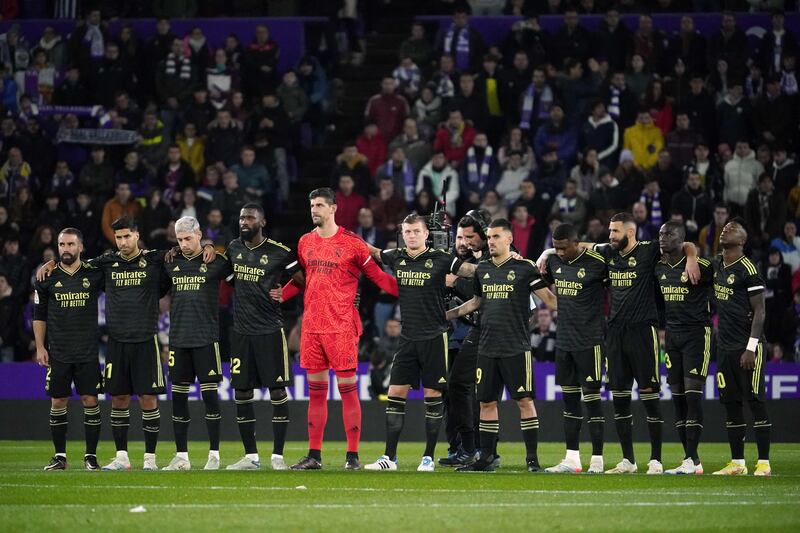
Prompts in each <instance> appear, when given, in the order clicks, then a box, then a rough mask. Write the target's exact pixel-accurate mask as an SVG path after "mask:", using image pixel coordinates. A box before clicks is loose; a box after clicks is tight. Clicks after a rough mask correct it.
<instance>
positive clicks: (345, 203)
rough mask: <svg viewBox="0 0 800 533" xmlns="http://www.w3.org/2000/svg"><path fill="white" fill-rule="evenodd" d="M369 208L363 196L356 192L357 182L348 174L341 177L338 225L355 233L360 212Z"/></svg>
mask: <svg viewBox="0 0 800 533" xmlns="http://www.w3.org/2000/svg"><path fill="white" fill-rule="evenodd" d="M366 206H367V201H366V199H364V197H363V196H361V195H360V194H358V193H357V192H356V191H355V181H353V177H352V176H349V175H347V174H342V175H341V176H339V187H338V188H337V190H336V223H337V224H338V225H340V226H342V227H343V228H344V229H346V230H350V231H355V230H356V228H357V227H358V212H359V210H361V209H362V208H364V207H366Z"/></svg>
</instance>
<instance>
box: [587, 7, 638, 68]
mask: <svg viewBox="0 0 800 533" xmlns="http://www.w3.org/2000/svg"><path fill="white" fill-rule="evenodd" d="M594 42H595V46H596V47H597V48H596V52H595V57H604V58H606V60H607V61H608V66H609V68H610V69H611V70H612V72H613V71H621V70H624V69H625V62H626V61H627V58H628V54H629V53H630V50H631V49H632V37H631V32H630V30H629V29H628V27H627V26H625V23H624V22H621V21H620V17H619V10H617V9H616V8H615V7H610V8H609V9H608V10H607V11H606V13H605V17H603V20H601V21H600V23H599V24H598V25H597V30H596V31H595V34H594Z"/></svg>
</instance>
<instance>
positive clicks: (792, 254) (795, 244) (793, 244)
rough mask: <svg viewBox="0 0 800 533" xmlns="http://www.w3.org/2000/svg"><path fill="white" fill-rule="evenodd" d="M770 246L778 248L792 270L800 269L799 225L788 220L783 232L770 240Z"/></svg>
mask: <svg viewBox="0 0 800 533" xmlns="http://www.w3.org/2000/svg"><path fill="white" fill-rule="evenodd" d="M770 246H771V247H774V248H775V249H777V250H778V251H779V252H780V254H781V257H782V258H783V262H784V263H786V264H787V265H789V267H790V269H791V272H792V273H794V272H796V271H797V270H798V269H800V237H798V236H797V225H796V224H795V223H794V221H792V220H787V221H786V223H784V225H783V233H781V235H780V236H778V237H775V238H774V239H772V241H771V242H770Z"/></svg>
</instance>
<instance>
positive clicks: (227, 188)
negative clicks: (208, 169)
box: [213, 170, 247, 234]
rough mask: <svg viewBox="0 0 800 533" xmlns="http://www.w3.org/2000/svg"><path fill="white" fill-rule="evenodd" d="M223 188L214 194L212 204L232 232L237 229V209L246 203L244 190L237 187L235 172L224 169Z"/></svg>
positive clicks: (237, 181)
mask: <svg viewBox="0 0 800 533" xmlns="http://www.w3.org/2000/svg"><path fill="white" fill-rule="evenodd" d="M222 185H223V188H222V190H220V191H217V193H216V194H215V195H214V201H213V206H214V207H216V208H218V209H219V210H220V211H221V212H222V220H223V223H224V224H225V225H226V226H228V227H229V228H230V229H231V231H233V232H234V234H238V231H239V211H241V209H242V206H243V205H244V204H245V203H247V201H246V199H245V194H244V191H242V190H241V189H240V188H239V179H238V178H237V177H236V172H234V171H232V170H226V171H225V172H223V174H222Z"/></svg>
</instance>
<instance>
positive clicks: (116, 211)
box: [100, 181, 139, 248]
mask: <svg viewBox="0 0 800 533" xmlns="http://www.w3.org/2000/svg"><path fill="white" fill-rule="evenodd" d="M123 216H128V217H131V218H134V219H135V218H137V217H138V216H139V203H138V202H135V201H134V200H133V198H132V197H131V188H130V186H129V185H128V184H127V183H125V182H124V181H122V182H119V183H117V186H116V187H115V189H114V197H113V198H112V199H110V200H109V201H107V202H106V203H105V205H104V206H103V215H102V218H101V221H100V224H101V227H102V230H103V235H105V237H106V240H107V241H108V244H109V245H111V247H112V248H113V247H115V246H116V243H115V241H114V230H112V229H111V224H112V223H113V222H114V221H115V220H117V219H119V218H121V217H123Z"/></svg>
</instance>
